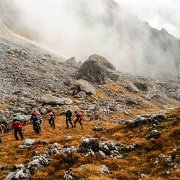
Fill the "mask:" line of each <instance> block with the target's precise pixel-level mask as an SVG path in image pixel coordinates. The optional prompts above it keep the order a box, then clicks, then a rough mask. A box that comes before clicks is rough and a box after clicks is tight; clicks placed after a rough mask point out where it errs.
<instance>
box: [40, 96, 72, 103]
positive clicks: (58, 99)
mask: <svg viewBox="0 0 180 180" xmlns="http://www.w3.org/2000/svg"><path fill="white" fill-rule="evenodd" d="M40 101H41V102H42V103H44V104H49V105H70V104H72V103H73V101H72V100H71V99H69V98H64V97H56V96H52V95H51V94H45V95H43V96H42V97H41V99H40Z"/></svg>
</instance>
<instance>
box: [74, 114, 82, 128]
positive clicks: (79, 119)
mask: <svg viewBox="0 0 180 180" xmlns="http://www.w3.org/2000/svg"><path fill="white" fill-rule="evenodd" d="M74 113H75V115H76V120H75V121H74V128H75V127H76V123H77V122H79V124H80V125H81V127H82V129H83V125H82V120H83V112H77V111H74Z"/></svg>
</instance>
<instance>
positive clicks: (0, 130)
mask: <svg viewBox="0 0 180 180" xmlns="http://www.w3.org/2000/svg"><path fill="white" fill-rule="evenodd" d="M3 134H4V132H3V127H2V125H1V124H0V143H2V140H1V135H3Z"/></svg>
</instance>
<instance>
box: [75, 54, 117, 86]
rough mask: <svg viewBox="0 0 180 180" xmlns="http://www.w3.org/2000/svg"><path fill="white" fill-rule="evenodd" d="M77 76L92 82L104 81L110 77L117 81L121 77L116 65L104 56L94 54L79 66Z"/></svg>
mask: <svg viewBox="0 0 180 180" xmlns="http://www.w3.org/2000/svg"><path fill="white" fill-rule="evenodd" d="M77 78H82V79H85V80H88V81H91V82H98V83H104V82H105V81H107V80H108V79H111V80H113V81H117V80H118V78H119V75H118V73H117V72H116V69H115V67H114V66H113V65H112V64H111V63H110V62H109V61H108V60H107V59H105V58H104V57H102V56H99V55H97V54H94V55H92V56H89V58H88V60H87V61H85V62H84V63H83V64H82V66H81V67H80V68H79V71H78V74H77Z"/></svg>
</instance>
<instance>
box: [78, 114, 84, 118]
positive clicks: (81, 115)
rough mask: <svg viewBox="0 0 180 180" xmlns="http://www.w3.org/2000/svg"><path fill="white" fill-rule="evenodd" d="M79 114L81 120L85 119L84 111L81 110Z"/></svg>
mask: <svg viewBox="0 0 180 180" xmlns="http://www.w3.org/2000/svg"><path fill="white" fill-rule="evenodd" d="M78 115H79V118H80V119H81V120H83V119H84V114H83V112H79V113H78Z"/></svg>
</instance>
